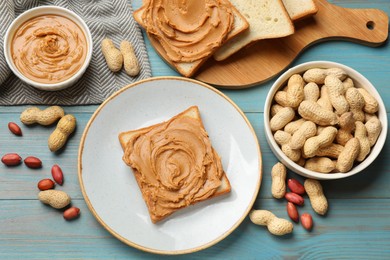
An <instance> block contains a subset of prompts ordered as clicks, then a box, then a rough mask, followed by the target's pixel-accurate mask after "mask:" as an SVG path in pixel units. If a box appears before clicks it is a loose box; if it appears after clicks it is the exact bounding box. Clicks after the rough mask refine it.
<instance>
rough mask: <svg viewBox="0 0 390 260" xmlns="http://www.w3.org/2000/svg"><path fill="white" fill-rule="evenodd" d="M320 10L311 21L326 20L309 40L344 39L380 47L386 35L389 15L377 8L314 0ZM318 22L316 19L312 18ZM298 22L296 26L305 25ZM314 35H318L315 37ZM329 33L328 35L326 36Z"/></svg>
mask: <svg viewBox="0 0 390 260" xmlns="http://www.w3.org/2000/svg"><path fill="white" fill-rule="evenodd" d="M316 3H317V5H318V7H319V11H318V13H317V15H315V16H314V17H313V18H314V20H319V21H320V20H321V19H323V20H326V21H328V22H327V23H321V27H322V28H317V29H318V30H319V31H321V33H320V34H317V35H314V38H313V39H312V42H316V41H322V40H329V38H334V39H344V40H350V41H354V42H358V43H360V44H365V45H369V46H374V47H375V46H379V45H381V44H383V43H384V42H385V41H386V39H387V38H388V34H389V17H388V16H387V14H386V13H385V12H384V11H382V10H379V9H352V8H344V7H341V6H337V5H334V4H331V3H329V2H328V1H326V0H317V1H316ZM312 22H313V23H314V24H316V25H318V24H319V23H317V22H316V21H312ZM303 23H305V21H301V22H299V23H297V24H296V26H297V27H298V28H299V27H302V26H305V24H303ZM316 36H317V38H316ZM326 36H328V37H326Z"/></svg>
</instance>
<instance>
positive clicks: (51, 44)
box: [3, 5, 93, 91]
mask: <svg viewBox="0 0 390 260" xmlns="http://www.w3.org/2000/svg"><path fill="white" fill-rule="evenodd" d="M3 47H4V56H5V59H6V61H7V64H8V66H9V67H10V69H11V70H12V72H13V73H14V74H15V75H16V76H17V77H18V78H19V79H21V80H22V81H24V82H25V83H27V84H28V85H30V86H33V87H35V88H38V89H41V90H46V91H56V90H61V89H64V88H67V87H70V86H72V85H73V84H75V83H76V82H77V81H78V80H79V79H80V78H81V77H82V75H83V74H84V72H85V71H86V70H87V68H88V66H89V63H90V61H91V59H92V52H93V41H92V35H91V32H90V30H89V28H88V26H87V24H86V23H85V22H84V20H83V19H82V18H81V17H80V16H78V15H77V14H76V13H74V12H72V11H70V10H68V9H66V8H63V7H59V6H51V5H44V6H38V7H35V8H32V9H29V10H27V11H25V12H24V13H22V14H20V15H19V16H18V17H17V18H16V19H15V20H14V21H13V22H12V23H11V25H10V26H9V27H8V29H7V31H6V33H5V37H4V46H3Z"/></svg>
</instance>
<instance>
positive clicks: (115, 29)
mask: <svg viewBox="0 0 390 260" xmlns="http://www.w3.org/2000/svg"><path fill="white" fill-rule="evenodd" d="M40 5H57V6H61V7H65V8H68V9H70V10H72V11H74V12H75V13H77V14H78V15H80V16H81V17H82V18H83V19H84V21H85V22H86V23H87V25H88V27H89V29H90V31H91V34H92V37H93V44H94V52H93V56H92V60H91V63H90V66H89V67H88V69H87V71H86V72H85V74H84V76H83V77H82V78H81V79H80V80H79V81H78V82H77V83H76V84H75V85H74V86H71V87H69V88H67V89H64V90H61V91H55V92H48V91H41V90H37V89H35V88H33V87H31V86H29V85H27V84H25V83H23V82H22V81H20V80H19V79H18V78H17V77H16V76H15V75H13V74H12V73H11V72H10V70H9V68H8V66H7V64H6V62H5V58H4V53H3V48H2V46H3V39H4V34H5V31H6V28H8V25H9V24H10V23H11V22H12V20H13V19H14V18H15V17H17V16H18V15H19V14H21V13H23V12H24V11H26V10H28V9H31V8H33V7H36V6H40ZM132 13H133V10H132V7H131V3H130V2H129V0H28V1H26V0H1V1H0V14H1V16H0V24H1V25H2V28H3V29H2V30H1V31H0V44H1V45H0V105H22V104H41V105H52V104H56V105H85V104H100V103H101V102H102V101H104V100H105V99H106V98H107V97H109V96H110V95H111V94H112V93H114V92H115V91H117V90H119V89H121V88H122V87H124V86H126V85H128V84H130V83H132V82H135V81H138V80H140V79H144V78H148V77H150V76H151V69H150V64H149V59H148V55H147V51H146V47H145V43H144V41H143V38H142V33H141V29H140V28H139V26H138V24H137V23H136V22H135V20H134V19H133V17H132ZM105 37H108V38H111V39H112V40H113V41H114V43H115V44H116V46H119V44H120V42H121V41H122V40H128V41H130V42H131V43H132V44H133V46H134V49H135V52H136V55H137V57H138V60H139V63H140V66H141V72H140V74H139V75H138V76H137V77H130V76H128V75H127V74H126V73H125V72H124V70H122V71H120V72H117V73H112V72H111V71H110V70H109V69H108V67H107V65H106V63H105V60H104V57H103V55H102V53H101V50H100V43H101V41H102V40H103V39H104V38H105Z"/></svg>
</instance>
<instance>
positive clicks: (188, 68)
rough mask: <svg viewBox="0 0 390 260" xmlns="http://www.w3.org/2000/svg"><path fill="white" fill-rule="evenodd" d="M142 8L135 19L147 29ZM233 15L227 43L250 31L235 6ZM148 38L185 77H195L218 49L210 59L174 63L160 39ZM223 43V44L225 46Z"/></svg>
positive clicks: (162, 55) (136, 12)
mask: <svg viewBox="0 0 390 260" xmlns="http://www.w3.org/2000/svg"><path fill="white" fill-rule="evenodd" d="M225 1H226V2H227V3H230V1H229V0H225ZM147 2H148V1H145V2H144V5H143V7H145V6H146V3H147ZM143 7H141V8H139V9H138V10H135V11H134V12H133V17H134V19H135V20H136V21H137V22H138V23H139V24H140V25H141V26H142V27H143V28H145V25H144V23H143V21H142V16H143V12H144V11H145V10H144V8H143ZM231 8H232V13H233V14H234V22H233V28H232V30H231V31H230V32H229V34H228V35H227V37H226V39H225V42H226V41H229V40H230V39H232V38H235V37H236V36H237V35H239V34H241V33H242V32H244V31H245V30H247V29H248V27H249V23H248V22H247V20H246V19H245V18H244V17H243V16H242V15H241V13H240V12H239V11H238V10H237V9H236V8H235V7H234V6H233V5H231ZM148 38H149V40H150V42H151V44H152V46H153V47H154V48H155V49H156V51H157V53H158V54H159V55H160V56H161V57H162V58H163V59H164V60H165V61H166V62H167V63H168V64H169V65H170V66H171V67H172V68H173V69H176V70H177V71H178V72H179V73H180V74H181V75H183V76H185V77H191V76H193V75H194V74H195V73H196V71H197V70H198V69H199V68H200V67H201V66H202V64H203V63H204V62H206V60H207V59H208V58H209V57H210V56H212V55H213V54H214V52H215V51H216V50H217V49H218V48H215V50H214V51H212V52H211V53H210V55H209V56H208V57H205V58H202V59H199V60H196V61H193V62H174V61H172V60H171V59H169V57H168V55H167V54H166V52H165V50H164V48H163V47H162V46H161V44H160V43H159V41H158V39H157V38H156V37H154V36H153V35H151V34H149V33H148ZM223 43H224V42H223ZM223 43H222V44H223Z"/></svg>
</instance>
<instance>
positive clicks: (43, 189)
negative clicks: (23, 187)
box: [1, 106, 80, 220]
mask: <svg viewBox="0 0 390 260" xmlns="http://www.w3.org/2000/svg"><path fill="white" fill-rule="evenodd" d="M20 121H21V122H22V123H23V124H25V125H32V124H40V125H43V126H48V125H51V124H54V123H55V122H57V121H58V123H57V127H56V129H55V130H54V131H53V132H52V133H51V135H50V136H49V138H48V147H49V149H50V151H52V152H56V151H58V150H60V149H61V148H63V146H64V145H65V143H66V142H67V139H68V137H69V136H70V134H71V133H73V131H74V130H75V128H76V118H75V117H74V116H73V115H70V114H68V115H65V112H64V110H63V109H62V108H61V107H59V106H51V107H48V108H46V109H44V110H40V109H39V108H37V107H29V108H27V109H26V110H24V111H23V112H22V114H21V116H20ZM8 128H9V130H10V132H11V133H13V134H14V135H16V136H23V133H22V129H21V128H20V126H19V125H18V124H17V123H15V122H10V123H8ZM1 162H2V163H3V164H4V165H6V166H8V167H15V166H18V165H20V164H21V163H22V157H21V156H20V155H19V154H17V153H7V154H5V155H3V156H2V158H1ZM24 164H25V165H26V166H27V167H29V168H32V169H37V168H41V167H42V161H41V160H40V159H39V158H38V157H35V156H28V157H26V158H25V159H24ZM51 175H52V178H53V180H54V181H53V180H52V179H50V178H45V179H42V180H40V181H39V182H38V184H37V188H38V189H39V190H40V192H39V194H38V199H39V200H40V201H41V202H42V203H45V204H48V205H50V206H51V207H53V208H55V209H64V211H63V217H64V219H66V220H72V219H75V218H77V217H78V216H79V214H80V209H79V208H77V207H73V206H72V207H67V206H68V205H69V204H70V202H71V198H70V196H69V195H68V194H67V193H66V192H64V191H60V190H55V189H54V187H55V185H56V184H58V185H61V186H62V185H63V182H64V175H63V172H62V169H61V168H60V167H59V166H58V165H57V164H55V165H53V166H52V168H51Z"/></svg>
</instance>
